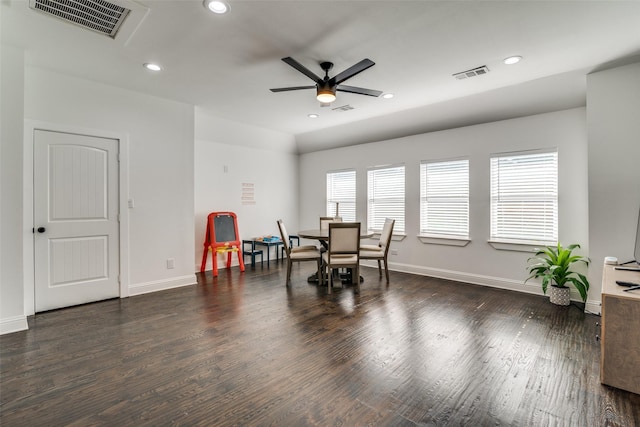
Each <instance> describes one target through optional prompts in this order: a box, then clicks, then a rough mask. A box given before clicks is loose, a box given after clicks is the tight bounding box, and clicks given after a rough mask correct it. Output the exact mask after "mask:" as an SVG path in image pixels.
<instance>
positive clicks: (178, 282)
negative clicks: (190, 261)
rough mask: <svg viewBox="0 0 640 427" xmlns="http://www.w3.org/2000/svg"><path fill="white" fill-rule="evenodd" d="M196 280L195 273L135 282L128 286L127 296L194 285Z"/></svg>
mask: <svg viewBox="0 0 640 427" xmlns="http://www.w3.org/2000/svg"><path fill="white" fill-rule="evenodd" d="M197 282H198V280H197V279H196V276H195V274H189V275H187V276H180V277H172V278H171V279H163V280H155V281H153V282H145V283H136V284H134V285H130V286H129V296H131V297H132V296H134V295H142V294H148V293H150V292H158V291H164V290H167V289H173V288H179V287H182V286H189V285H195V284H196V283H197Z"/></svg>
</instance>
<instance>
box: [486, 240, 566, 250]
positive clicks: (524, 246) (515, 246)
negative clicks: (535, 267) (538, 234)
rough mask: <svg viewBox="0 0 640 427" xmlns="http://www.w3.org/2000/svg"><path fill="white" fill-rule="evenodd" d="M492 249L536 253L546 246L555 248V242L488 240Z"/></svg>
mask: <svg viewBox="0 0 640 427" xmlns="http://www.w3.org/2000/svg"><path fill="white" fill-rule="evenodd" d="M487 243H489V244H490V245H491V246H493V248H494V249H497V250H499V251H514V252H536V251H537V250H538V249H540V248H543V247H546V246H555V245H557V243H555V242H536V241H532V240H488V241H487Z"/></svg>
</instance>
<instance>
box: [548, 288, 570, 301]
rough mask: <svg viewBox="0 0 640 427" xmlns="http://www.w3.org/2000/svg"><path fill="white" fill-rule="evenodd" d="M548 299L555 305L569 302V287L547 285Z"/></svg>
mask: <svg viewBox="0 0 640 427" xmlns="http://www.w3.org/2000/svg"><path fill="white" fill-rule="evenodd" d="M549 289H550V291H549V301H551V303H552V304H556V305H569V304H571V290H570V289H569V288H559V287H557V286H553V285H552V286H549Z"/></svg>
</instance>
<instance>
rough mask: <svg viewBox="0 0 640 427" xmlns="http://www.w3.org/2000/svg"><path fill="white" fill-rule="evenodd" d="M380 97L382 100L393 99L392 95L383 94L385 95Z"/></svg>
mask: <svg viewBox="0 0 640 427" xmlns="http://www.w3.org/2000/svg"><path fill="white" fill-rule="evenodd" d="M382 97H383V98H384V99H391V98H393V97H394V95H393V94H392V93H385V94H383V95H382Z"/></svg>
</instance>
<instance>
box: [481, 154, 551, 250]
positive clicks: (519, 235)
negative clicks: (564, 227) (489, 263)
mask: <svg viewBox="0 0 640 427" xmlns="http://www.w3.org/2000/svg"><path fill="white" fill-rule="evenodd" d="M491 239H492V240H506V241H534V242H545V243H549V242H557V240H558V153H557V151H536V152H528V153H516V154H506V155H498V156H495V157H492V158H491Z"/></svg>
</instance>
